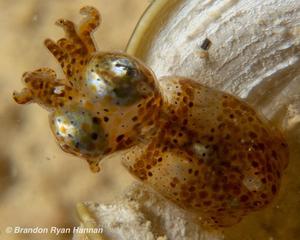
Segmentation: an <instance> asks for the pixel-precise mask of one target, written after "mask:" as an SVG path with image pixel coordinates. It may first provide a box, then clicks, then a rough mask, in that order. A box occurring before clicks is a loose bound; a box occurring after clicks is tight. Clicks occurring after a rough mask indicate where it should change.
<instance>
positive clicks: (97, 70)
mask: <svg viewBox="0 0 300 240" xmlns="http://www.w3.org/2000/svg"><path fill="white" fill-rule="evenodd" d="M84 85H85V86H84V88H85V89H86V92H87V93H88V95H89V96H90V97H91V98H92V99H96V100H97V99H98V100H102V99H105V98H106V99H110V100H111V102H112V103H113V104H116V105H121V106H128V105H132V104H134V103H136V102H138V101H139V100H141V99H145V98H147V97H149V96H152V94H153V90H154V89H155V84H154V78H153V76H152V74H151V72H150V71H149V70H148V69H146V68H145V67H143V65H142V63H140V62H138V61H137V60H136V59H134V58H132V57H130V56H127V55H125V54H116V53H114V54H110V53H106V54H98V55H96V56H94V57H93V58H92V59H91V60H90V62H89V64H88V66H87V68H86V70H85V73H84Z"/></svg>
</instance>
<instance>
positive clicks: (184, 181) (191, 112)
mask: <svg viewBox="0 0 300 240" xmlns="http://www.w3.org/2000/svg"><path fill="white" fill-rule="evenodd" d="M81 13H83V14H86V15H87V17H86V18H85V21H83V23H82V24H81V25H79V27H78V30H76V28H75V26H74V24H73V23H72V22H70V21H67V20H59V21H58V25H60V26H62V27H63V28H64V30H65V32H66V38H63V39H60V40H58V41H57V42H54V41H52V40H46V41H45V44H46V46H47V48H48V49H49V50H50V51H51V52H52V53H53V55H54V56H55V57H56V58H57V60H58V61H59V63H60V65H61V66H62V68H63V70H64V73H65V76H66V79H63V80H60V79H59V80H58V79H56V75H55V73H54V72H53V70H51V69H48V68H41V69H38V70H36V71H33V72H28V73H25V74H24V75H23V79H24V82H25V85H26V87H25V88H24V89H23V90H22V91H21V92H20V93H14V99H15V100H16V102H17V103H19V104H24V103H27V102H36V103H38V104H40V105H42V106H44V107H46V108H47V109H48V110H49V111H50V126H51V129H52V131H53V133H54V135H55V137H56V140H57V142H58V144H59V145H60V147H61V148H62V149H63V150H64V151H66V152H68V153H71V154H74V155H76V156H79V157H82V158H84V159H86V160H87V161H88V163H89V164H90V167H91V169H92V170H93V171H99V166H98V164H99V161H100V160H101V159H103V158H104V157H105V156H107V155H109V154H111V153H113V152H116V151H118V150H121V149H127V151H126V152H125V153H124V154H122V156H121V157H122V159H123V164H124V166H125V167H126V168H127V169H128V170H129V171H130V172H131V173H132V174H133V175H134V176H136V177H137V178H138V179H140V180H141V181H143V182H144V183H146V184H147V185H149V186H151V187H152V188H153V189H155V190H156V191H158V192H159V193H161V194H162V195H163V196H165V197H166V198H167V199H169V200H171V201H173V202H174V203H176V204H177V205H178V206H180V207H182V208H183V209H185V210H187V211H190V212H191V213H192V214H196V215H197V216H201V222H202V223H203V224H208V225H212V226H218V227H226V226H231V225H233V224H235V223H237V222H239V221H240V220H241V219H242V217H243V216H244V215H246V214H248V213H249V212H252V211H255V210H258V209H261V208H263V207H264V206H266V205H268V204H269V203H270V202H271V201H272V199H273V198H274V196H275V195H276V193H277V192H278V189H279V186H280V179H281V176H282V173H283V171H284V169H285V168H286V167H287V164H288V148H287V144H286V141H285V139H284V137H283V135H282V134H281V132H280V131H279V129H277V128H275V127H274V126H272V125H271V124H270V123H269V122H268V121H267V120H266V119H264V118H263V117H262V116H260V114H259V113H257V112H256V111H255V110H254V109H253V108H251V107H250V106H249V105H248V104H247V103H245V102H244V101H242V100H240V99H238V98H236V97H234V96H232V95H230V94H227V93H224V92H222V91H218V90H216V89H212V88H208V87H206V86H203V85H201V84H199V83H197V82H195V81H193V80H191V79H186V78H184V77H168V78H164V79H162V80H161V81H160V83H158V82H157V81H156V78H155V76H154V75H153V73H152V72H151V70H149V69H148V68H147V67H146V66H144V64H143V63H141V62H140V61H139V60H137V59H135V58H134V57H131V56H128V55H126V54H124V53H103V52H96V48H95V46H94V44H93V41H92V38H91V36H90V34H91V32H92V31H93V30H94V29H95V28H96V27H97V26H98V25H99V22H100V15H99V13H98V12H97V10H96V9H94V8H92V7H84V8H83V9H81Z"/></svg>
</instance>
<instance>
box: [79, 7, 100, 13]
mask: <svg viewBox="0 0 300 240" xmlns="http://www.w3.org/2000/svg"><path fill="white" fill-rule="evenodd" d="M79 13H80V14H82V15H90V14H91V13H94V14H97V15H99V11H98V10H97V9H96V8H94V7H92V6H84V7H82V8H81V9H80V10H79Z"/></svg>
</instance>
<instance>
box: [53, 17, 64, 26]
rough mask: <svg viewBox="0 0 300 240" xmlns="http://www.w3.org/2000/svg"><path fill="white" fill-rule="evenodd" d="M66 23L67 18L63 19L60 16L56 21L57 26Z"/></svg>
mask: <svg viewBox="0 0 300 240" xmlns="http://www.w3.org/2000/svg"><path fill="white" fill-rule="evenodd" d="M64 23H65V19H63V18H59V19H57V20H56V21H55V22H54V24H55V25H56V26H62V25H64Z"/></svg>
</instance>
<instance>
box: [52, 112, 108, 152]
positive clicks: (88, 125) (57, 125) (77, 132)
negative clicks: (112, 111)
mask: <svg viewBox="0 0 300 240" xmlns="http://www.w3.org/2000/svg"><path fill="white" fill-rule="evenodd" d="M50 125H51V129H52V131H53V133H54V134H55V136H56V139H57V141H58V143H59V145H60V146H61V148H62V149H63V150H64V151H66V152H68V153H72V154H76V155H78V156H81V157H96V156H100V155H102V154H103V152H104V150H105V147H106V137H105V133H104V130H103V129H102V127H101V121H100V119H99V118H97V117H93V116H92V114H91V113H90V112H88V111H87V110H85V109H82V108H76V107H66V108H63V109H58V110H56V111H55V112H53V113H52V114H51V115H50Z"/></svg>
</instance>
